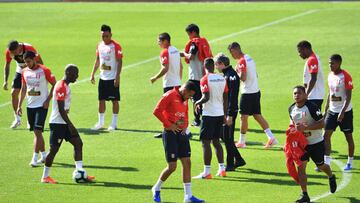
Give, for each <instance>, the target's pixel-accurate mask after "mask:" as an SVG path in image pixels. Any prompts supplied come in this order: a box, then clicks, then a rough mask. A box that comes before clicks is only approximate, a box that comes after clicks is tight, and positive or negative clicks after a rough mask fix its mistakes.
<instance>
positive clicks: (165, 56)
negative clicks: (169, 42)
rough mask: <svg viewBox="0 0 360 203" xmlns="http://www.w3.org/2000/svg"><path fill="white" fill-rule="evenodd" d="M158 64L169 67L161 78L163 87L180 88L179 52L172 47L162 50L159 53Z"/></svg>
mask: <svg viewBox="0 0 360 203" xmlns="http://www.w3.org/2000/svg"><path fill="white" fill-rule="evenodd" d="M160 63H161V65H169V70H168V71H167V72H166V74H165V76H164V77H163V87H164V88H166V87H175V86H180V85H181V80H180V52H179V51H178V50H177V49H176V48H175V47H174V46H169V47H168V48H165V49H163V50H162V51H161V53H160Z"/></svg>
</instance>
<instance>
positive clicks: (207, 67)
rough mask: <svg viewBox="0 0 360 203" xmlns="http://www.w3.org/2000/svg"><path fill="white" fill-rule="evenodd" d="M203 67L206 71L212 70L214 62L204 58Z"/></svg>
mask: <svg viewBox="0 0 360 203" xmlns="http://www.w3.org/2000/svg"><path fill="white" fill-rule="evenodd" d="M204 66H205V68H206V69H209V68H210V69H214V60H213V59H212V58H206V59H205V60H204Z"/></svg>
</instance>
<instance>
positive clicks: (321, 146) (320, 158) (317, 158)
mask: <svg viewBox="0 0 360 203" xmlns="http://www.w3.org/2000/svg"><path fill="white" fill-rule="evenodd" d="M305 150H306V152H305V154H304V155H303V156H302V157H301V161H309V158H310V157H311V159H312V160H313V162H314V163H315V164H316V165H317V166H321V165H323V164H324V155H325V142H324V140H323V141H321V142H318V143H315V144H311V145H307V146H306V147H305Z"/></svg>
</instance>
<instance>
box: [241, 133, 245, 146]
mask: <svg viewBox="0 0 360 203" xmlns="http://www.w3.org/2000/svg"><path fill="white" fill-rule="evenodd" d="M245 136H246V134H242V133H240V138H239V142H240V143H241V144H245V142H246V140H245Z"/></svg>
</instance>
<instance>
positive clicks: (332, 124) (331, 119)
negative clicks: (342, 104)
mask: <svg viewBox="0 0 360 203" xmlns="http://www.w3.org/2000/svg"><path fill="white" fill-rule="evenodd" d="M338 116H339V113H334V112H332V111H328V112H327V114H326V118H325V130H333V131H335V130H336V128H337V126H340V130H341V131H342V132H344V133H345V134H350V133H352V132H353V131H354V127H353V111H352V110H350V111H348V112H345V114H344V118H343V120H342V121H341V122H338V121H337V118H338Z"/></svg>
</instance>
